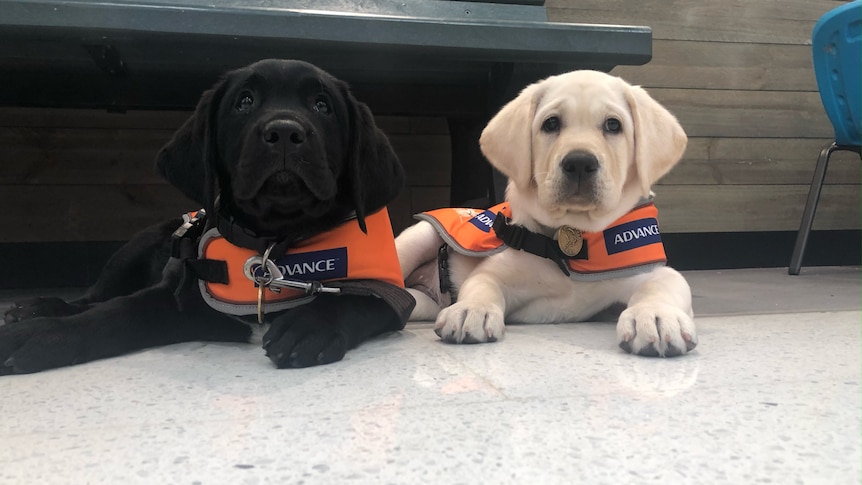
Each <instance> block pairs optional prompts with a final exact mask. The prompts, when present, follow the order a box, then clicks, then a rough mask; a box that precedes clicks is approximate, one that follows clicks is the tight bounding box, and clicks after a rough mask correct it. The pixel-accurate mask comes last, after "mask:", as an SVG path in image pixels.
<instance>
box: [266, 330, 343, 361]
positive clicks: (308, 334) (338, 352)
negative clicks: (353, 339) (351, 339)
mask: <svg viewBox="0 0 862 485" xmlns="http://www.w3.org/2000/svg"><path fill="white" fill-rule="evenodd" d="M263 348H264V350H266V355H267V356H268V357H269V359H270V360H271V361H272V362H273V363H274V364H275V365H276V366H277V367H278V368H279V369H283V368H285V367H311V366H313V365H321V364H331V363H332V362H337V361H339V360H341V359H343V358H344V354H345V353H347V348H348V346H347V337H346V336H345V335H344V333H343V332H342V331H341V330H340V329H339V328H338V326H337V325H336V324H334V323H330V322H325V321H315V320H313V319H312V320H305V319H300V320H296V319H288V318H282V319H276V321H275V322H273V324H272V326H270V328H269V331H268V332H266V335H264V336H263Z"/></svg>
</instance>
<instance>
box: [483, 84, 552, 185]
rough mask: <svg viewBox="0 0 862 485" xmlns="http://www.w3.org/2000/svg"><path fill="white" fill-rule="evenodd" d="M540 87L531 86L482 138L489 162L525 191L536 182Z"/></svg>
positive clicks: (495, 119)
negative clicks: (534, 131) (535, 131)
mask: <svg viewBox="0 0 862 485" xmlns="http://www.w3.org/2000/svg"><path fill="white" fill-rule="evenodd" d="M539 85H540V83H536V84H531V85H529V86H527V87H526V88H524V90H523V91H521V94H519V95H518V97H517V98H515V99H513V100H512V101H510V102H509V104H507V105H506V106H503V108H502V109H501V110H500V111H499V112H498V113H497V115H496V116H494V118H492V119H491V121H490V122H488V126H486V127H485V129H484V130H483V131H482V136H480V137H479V146H480V147H481V149H482V153H483V154H484V155H485V158H487V159H488V161H489V162H491V165H493V166H494V167H496V168H497V170H499V171H500V172H502V173H503V174H504V175H505V176H507V177H509V179H510V180H512V181H514V182H515V185H517V186H518V187H521V188H526V187H527V186H528V185H529V184H530V180H531V179H532V178H533V156H532V154H533V135H532V125H533V116H534V115H535V114H536V105H537V104H538V103H539V98H540V97H541V93H540V89H539Z"/></svg>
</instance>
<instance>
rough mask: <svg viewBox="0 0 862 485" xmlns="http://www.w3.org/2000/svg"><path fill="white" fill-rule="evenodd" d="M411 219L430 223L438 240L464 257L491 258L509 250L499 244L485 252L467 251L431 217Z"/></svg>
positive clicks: (416, 216)
mask: <svg viewBox="0 0 862 485" xmlns="http://www.w3.org/2000/svg"><path fill="white" fill-rule="evenodd" d="M495 217H496V216H495ZM413 218H414V219H418V220H420V221H426V222H429V223H431V225H432V226H434V230H436V231H437V234H439V235H440V238H441V239H443V242H445V243H446V244H447V245H449V247H450V248H452V249H454V250H455V251H457V252H459V253H461V254H463V255H464V256H472V257H474V258H485V257H488V256H491V255H493V254H497V253H499V252H502V251H503V250H505V249H508V248H509V246H506V245H505V244H503V243H502V242H500V247H498V248H494V249H489V250H487V251H473V250H471V249H467V248H465V247H464V246H461V245H460V244H458V241H456V240H455V239H453V238H452V236H450V235H449V233H448V232H446V229H444V228H443V225H442V224H440V221H438V220H437V219H435V218H434V217H433V216H430V215H428V214H425V213H424V212H423V213H419V214H416V215H415V216H413ZM491 230H492V231H493V229H491Z"/></svg>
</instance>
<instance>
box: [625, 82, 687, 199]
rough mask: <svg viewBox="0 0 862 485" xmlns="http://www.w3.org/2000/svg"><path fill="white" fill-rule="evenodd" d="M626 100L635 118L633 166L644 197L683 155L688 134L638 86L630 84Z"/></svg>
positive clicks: (668, 112) (662, 107)
mask: <svg viewBox="0 0 862 485" xmlns="http://www.w3.org/2000/svg"><path fill="white" fill-rule="evenodd" d="M629 88H630V89H628V90H627V91H626V100H627V101H628V104H629V109H630V110H631V113H632V118H633V119H634V125H635V127H634V140H635V149H634V152H635V167H636V169H637V171H638V177H640V182H641V189H642V190H643V195H644V197H648V196H649V194H650V188H651V187H652V185H653V184H654V183H655V182H656V181H658V179H660V178H661V177H662V176H664V175H665V174H666V173H668V172H669V171H670V169H671V168H673V166H674V165H676V164H677V162H679V160H680V158H682V154H683V153H684V152H685V145H686V143H687V142H688V137H687V136H686V135H685V131H683V129H682V126H680V124H679V122H678V121H677V120H676V118H675V117H674V116H673V115H672V114H671V113H670V111H668V110H667V109H665V108H664V106H662V105H660V104H659V103H658V102H657V101H656V100H654V99H652V97H650V95H649V94H647V92H646V91H644V90H643V89H642V88H640V87H639V86H630V87H629Z"/></svg>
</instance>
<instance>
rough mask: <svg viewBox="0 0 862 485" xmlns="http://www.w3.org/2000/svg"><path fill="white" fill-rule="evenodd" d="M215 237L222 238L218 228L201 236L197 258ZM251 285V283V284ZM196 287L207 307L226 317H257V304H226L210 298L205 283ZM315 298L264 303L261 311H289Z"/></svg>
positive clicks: (309, 296) (199, 283)
mask: <svg viewBox="0 0 862 485" xmlns="http://www.w3.org/2000/svg"><path fill="white" fill-rule="evenodd" d="M217 237H222V236H221V234H220V233H219V232H218V228H215V227H214V228H212V229H210V230H209V231H207V232H205V233H204V234H203V236H201V240H200V242H199V243H198V257H199V258H202V257H203V250H204V244H206V243H207V242H209V241H210V239H215V238H217ZM248 282H249V283H252V282H251V280H248ZM252 284H253V283H252ZM198 287H199V288H200V290H201V297H202V298H203V299H204V301H205V302H206V304H207V305H209V306H210V307H211V308H213V309H214V310H218V311H220V312H222V313H227V314H228V315H238V316H246V315H257V303H250V304H237V303H228V302H225V301H221V300H219V299H218V298H216V297H214V296H212V295H211V294H210V293H209V292H208V291H207V282H206V281H204V280H198ZM316 297H317V295H308V296H304V297H298V298H294V299H291V300H284V301H279V302H270V303H267V302H264V307H263V310H264V312H265V313H271V312H278V311H281V310H290V309H291V308H296V307H298V306H300V305H304V304H306V303H309V302H311V301H312V300H314V299H315V298H316Z"/></svg>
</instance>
